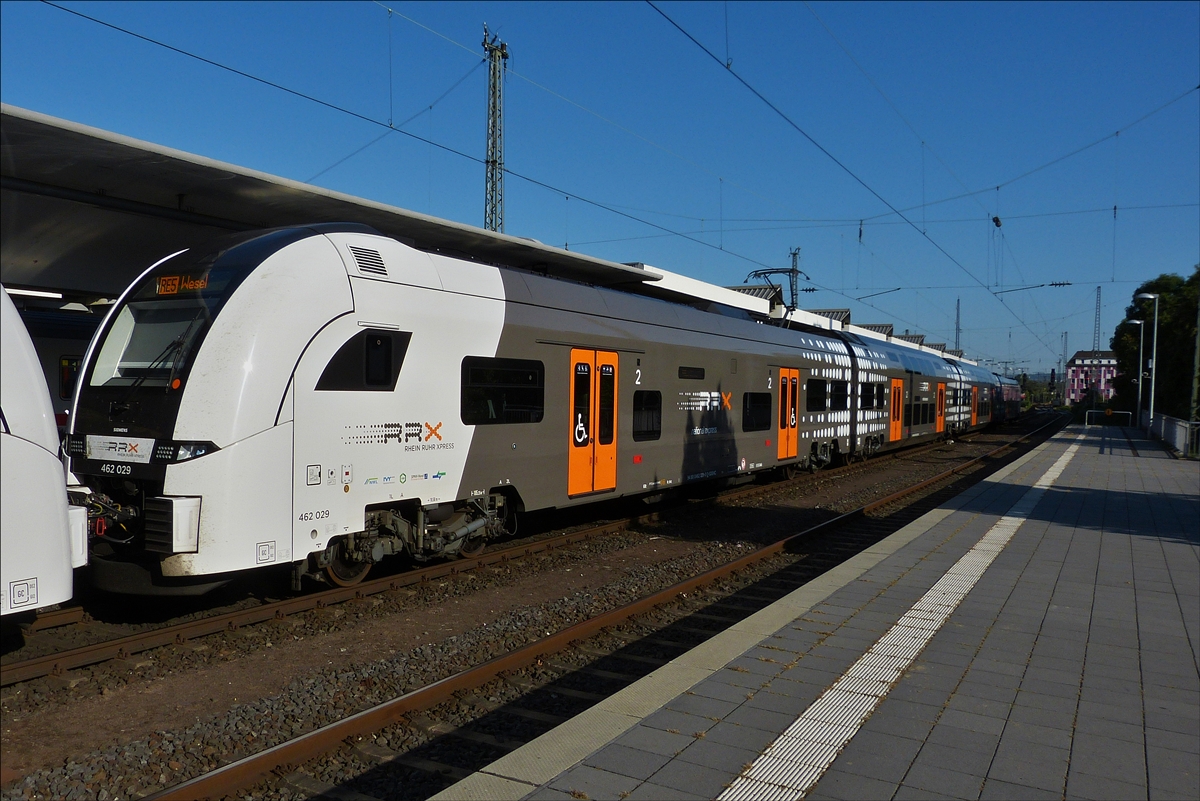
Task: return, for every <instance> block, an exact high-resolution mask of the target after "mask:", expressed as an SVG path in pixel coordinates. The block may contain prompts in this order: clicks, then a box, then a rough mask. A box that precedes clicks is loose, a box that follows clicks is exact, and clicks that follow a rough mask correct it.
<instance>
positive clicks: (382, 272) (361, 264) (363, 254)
mask: <svg viewBox="0 0 1200 801" xmlns="http://www.w3.org/2000/svg"><path fill="white" fill-rule="evenodd" d="M347 247H349V248H350V253H351V255H353V256H354V262H355V263H356V264H357V265H358V271H359V272H360V273H364V274H366V275H378V276H380V277H382V278H387V274H388V272H387V268H386V267H384V266H383V256H380V255H379V251H377V250H371V249H370V248H360V247H355V246H354V245H348V246H347Z"/></svg>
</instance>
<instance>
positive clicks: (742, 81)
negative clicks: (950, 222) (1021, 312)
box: [646, 0, 1057, 355]
mask: <svg viewBox="0 0 1200 801" xmlns="http://www.w3.org/2000/svg"><path fill="white" fill-rule="evenodd" d="M646 3H647V5H649V6H650V7H651V8H653V9H654V10H655V11H656V12H658V14H659V15H661V16H662V18H663V19H665V20H666V21H667V22H669V23H670V24H671V25H672V26H673V27H674V28H675V29H676V30H678V31H679V32H680V33H681V34H683V35H684V36H685V37H687V38H688V39H689V40H690V41H691V42H692V43H693V44H695V45H696V47H698V48H699V49H700V50H701V51H702V52H703V53H705V55H707V56H708V57H709V58H711V59H712V60H713V61H716V62H717V63H718V64H719V63H720V59H718V58H717V57H716V56H715V55H714V54H713V52H712V51H711V50H709V49H708V48H707V47H705V46H704V45H703V44H701V43H700V41H699V40H697V39H696V38H695V37H694V36H692V35H691V34H690V33H688V31H687V30H685V29H684V28H683V27H682V26H680V25H679V23H677V22H675V20H673V19H671V17H670V16H669V15H667V13H666V12H664V11H663V10H662V9H660V8H659V7H658V6H656V5H654V3H653V2H652V0H646ZM725 71H726V72H727V73H729V74H730V75H732V76H733V77H734V79H735V80H737V81H738V83H740V84H741V85H742V86H744V87H745V88H746V89H747V90H748V91H749V92H750V93H751V94H753V95H754V96H755V97H757V98H758V99H759V100H761V101H762V102H763V103H764V104H765V105H766V106H767V107H768V108H770V109H771V110H772V111H774V112H775V114H776V115H778V116H779V117H780V118H781V119H783V120H784V121H785V122H786V123H787V124H788V125H789V126H791V128H792V129H793V130H795V131H796V132H797V133H799V134H800V135H801V136H803V137H804V138H805V139H807V140H808V141H809V142H810V143H811V144H812V145H813V146H814V147H816V148H817V149H818V150H820V151H821V152H822V153H824V154H825V156H826V157H827V158H829V159H830V160H831V161H832V162H833V163H834V164H836V165H837V166H838V167H839V168H841V169H842V171H843V172H845V173H846V174H847V175H849V176H850V177H851V178H853V179H854V180H855V182H857V183H858V184H859V185H860V186H862V187H863V188H864V189H866V190H867V191H868V192H869V193H870V194H871V195H872V196H874V197H875V198H876V199H877V200H878V201H879V202H880V203H883V204H884V205H885V206H887V207H888V208H889V209H891V210H892V213H894V214H896V215H897V216H899V217H900V218H901V219H902V220H904V221H905V222H906V223H908V225H909V226H910V227H911V228H912V229H913V230H914V231H916V232H917V233H918V234H921V236H923V237H924V238H925V240H926V241H927V242H929V243H930V244H931V245H933V247H934V248H936V249H937V250H938V252H940V253H941V254H942V255H943V256H945V257H946V258H947V259H948V260H949V261H950V262H951V263H952V264H953V265H954V266H956V267H958V269H960V270H961V271H962V272H964V273H965V274H966V275H968V276H970V277H971V278H972V279H974V280H975V281H976V282H978V283H979V285H980V286H981V287H983V288H984V289H986V288H987V284H985V283H983V282H981V281H979V278H978V276H976V275H975V274H974V273H973V272H971V271H970V270H968V269H967V268H966V266H965V265H963V264H962V262H960V261H959V260H958V259H956V258H955V257H954V256H953V255H952V254H951V253H950V252H949V251H947V250H946V249H945V248H943V247H942V246H941V244H939V243H938V242H937V241H936V240H934V239H933V238H932V237H931V236H929V234H928V233H922V232H921V228H920V226H918V225H916V224H915V223H913V222H912V221H911V220H909V219H908V218H907V217H905V216H904V214H903V213H902V212H901V211H900V210H899V209H897V208H896V207H895V206H893V205H892V204H891V203H890V202H889V201H888V200H887V199H886V198H884V197H883V196H882V195H880V194H879V193H878V192H877V191H875V189H874V188H873V187H872V186H871V185H870V184H868V183H867V182H866V181H864V180H863V179H862V178H861V177H859V175H858V174H857V173H855V172H854V171H853V170H851V169H850V168H849V167H848V166H846V165H845V164H844V163H842V161H841V160H840V159H838V158H837V156H835V155H833V153H831V152H829V150H827V149H826V148H825V147H824V146H823V145H822V144H821V143H820V142H818V141H817V140H816V139H814V138H813V137H812V136H811V135H810V134H809V133H808V132H807V131H805V130H804V129H803V128H801V127H800V126H799V125H797V124H796V122H795V120H793V119H792V118H791V117H789V116H788V115H787V114H785V113H784V112H783V110H782V109H780V108H779V107H778V106H777V105H775V104H774V103H772V102H771V101H770V100H769V99H767V97H766V96H765V95H764V94H762V92H760V91H758V89H756V88H755V87H754V86H753V85H752V84H751V83H750V82H749V81H747V80H746V79H745V78H743V77H742V76H741V75H739V74H738V73H737V71H736V70H734V69H733V67H732V66H730V67H726V68H725ZM1001 305H1003V306H1004V308H1005V310H1007V311H1008V312H1009V313H1010V314H1012V315H1013V316H1014V317H1016V316H1017V315H1016V312H1014V311H1013V310H1012V309H1010V308H1009V307H1008V306H1007V305H1006V304H1001ZM1018 319H1019V318H1018ZM1022 323H1023V324H1024V321H1022ZM1025 328H1026V330H1028V331H1029V333H1030V335H1032V336H1033V337H1034V339H1037V340H1038V341H1039V342H1041V343H1042V345H1043V346H1045V348H1046V350H1048V351H1049V352H1050V353H1051V354H1054V355H1057V354H1055V351H1054V349H1053V348H1052V347H1050V345H1048V344H1047V343H1046V342H1044V341H1043V340H1042V338H1041V337H1040V336H1038V335H1037V334H1036V333H1035V332H1034V331H1033V329H1032V328H1029V326H1028V325H1025Z"/></svg>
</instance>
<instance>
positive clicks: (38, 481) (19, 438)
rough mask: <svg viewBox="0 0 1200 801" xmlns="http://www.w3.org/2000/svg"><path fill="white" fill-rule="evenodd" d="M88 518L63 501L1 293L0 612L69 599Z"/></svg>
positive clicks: (61, 480)
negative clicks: (73, 572)
mask: <svg viewBox="0 0 1200 801" xmlns="http://www.w3.org/2000/svg"><path fill="white" fill-rule="evenodd" d="M86 521H87V512H86V511H85V510H84V509H83V508H81V507H77V506H69V505H68V503H67V491H66V481H65V476H64V473H63V464H62V462H61V461H59V438H58V430H57V427H56V423H55V417H54V409H53V407H52V406H51V405H50V394H49V391H48V390H47V388H46V378H45V375H44V374H43V372H42V368H41V365H40V364H39V360H38V356H37V353H36V352H35V350H34V348H33V342H32V341H31V340H30V338H29V333H28V332H27V331H26V329H25V326H24V324H23V323H22V322H21V318H20V316H19V314H18V312H17V309H16V307H15V306H14V305H13V302H12V300H11V299H9V297H8V293H7V292H5V291H4V289H3V288H2V287H0V592H2V593H3V596H2V598H0V614H4V615H9V614H12V613H16V612H23V611H32V610H34V609H37V608H40V607H44V606H51V605H53V604H57V603H62V602H63V601H66V600H69V599H70V598H71V596H72V594H73V589H74V588H73V582H72V568H75V567H82V566H83V565H84V564H86V561H87V540H86V528H85V527H86Z"/></svg>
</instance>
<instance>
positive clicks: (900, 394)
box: [888, 378, 904, 442]
mask: <svg viewBox="0 0 1200 801" xmlns="http://www.w3.org/2000/svg"><path fill="white" fill-rule="evenodd" d="M903 413H904V381H903V379H900V378H893V379H892V418H891V426H890V428H889V431H888V441H889V442H896V441H897V440H899V439H900V437H901V436H902V429H901V427H900V421H901V417H902V415H903Z"/></svg>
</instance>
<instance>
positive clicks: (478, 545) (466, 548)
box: [458, 537, 487, 559]
mask: <svg viewBox="0 0 1200 801" xmlns="http://www.w3.org/2000/svg"><path fill="white" fill-rule="evenodd" d="M486 547H487V538H486V537H475V538H474V539H469V540H467V541H466V542H464V543H463V544H462V545H461V546H460V547H459V549H458V555H459V556H462V557H464V558H467V559H473V558H474V557H476V556H479V554H481V553H483V549H484V548H486Z"/></svg>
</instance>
